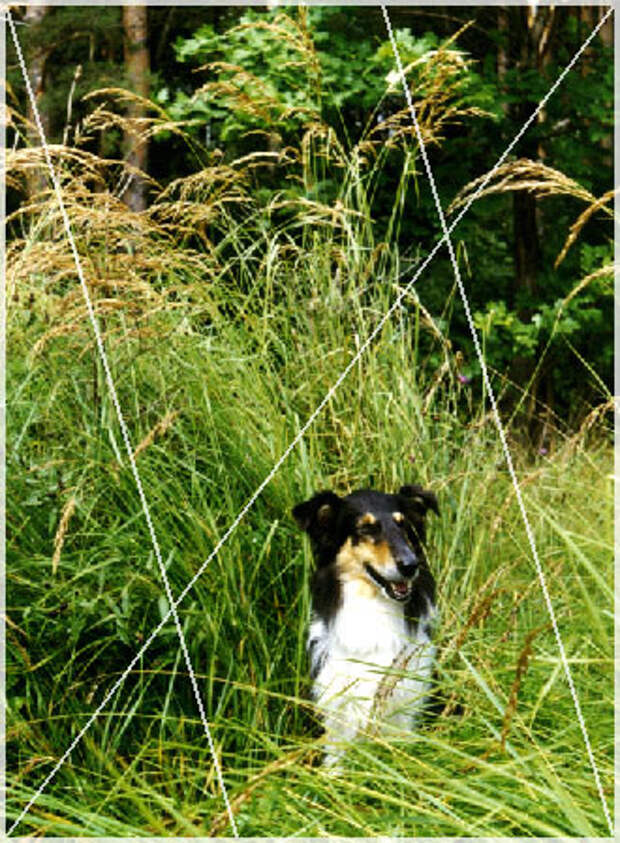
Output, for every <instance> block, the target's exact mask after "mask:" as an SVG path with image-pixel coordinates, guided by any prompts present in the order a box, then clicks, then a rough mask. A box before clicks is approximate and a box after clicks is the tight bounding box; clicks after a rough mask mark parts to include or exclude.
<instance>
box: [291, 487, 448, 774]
mask: <svg viewBox="0 0 620 843" xmlns="http://www.w3.org/2000/svg"><path fill="white" fill-rule="evenodd" d="M429 510H432V511H433V512H435V513H437V514H439V507H438V504H437V498H436V497H435V495H434V494H433V492H430V491H428V490H426V489H423V488H422V487H421V486H418V485H408V486H402V487H401V488H400V489H399V491H398V493H396V494H386V493H383V492H377V491H372V490H370V489H362V490H360V491H357V492H353V493H351V494H349V495H346V496H345V497H339V496H338V495H336V494H335V493H334V492H330V491H324V492H319V493H318V494H316V495H314V497H312V498H310V500H307V501H304V502H303V503H300V504H298V505H297V506H295V507H294V509H293V511H292V515H293V518H294V519H295V521H296V522H297V524H298V526H299V527H301V529H302V530H304V531H305V532H306V533H307V534H308V536H309V537H310V542H311V547H312V551H313V556H314V561H315V565H316V570H315V572H314V575H313V578H312V585H311V591H312V610H311V620H310V628H309V634H308V640H307V648H308V652H309V660H310V676H311V679H312V680H313V688H312V696H313V698H314V700H315V702H316V705H317V708H318V711H319V714H320V716H321V720H322V724H323V727H324V729H325V733H326V737H325V742H326V751H325V757H324V764H325V765H326V766H327V767H332V768H334V771H335V772H337V771H338V770H339V769H340V763H341V759H342V756H343V754H344V752H345V750H346V745H347V743H349V742H350V741H351V740H353V739H354V738H355V737H356V735H358V733H360V732H363V733H365V734H367V735H368V734H370V735H372V734H383V735H386V734H399V733H400V734H402V733H403V732H410V731H411V730H412V729H413V728H414V727H415V725H416V723H417V722H418V720H419V718H420V716H421V714H422V712H423V710H424V708H425V704H426V701H427V699H428V697H429V691H430V689H431V686H432V674H433V663H434V658H435V647H434V645H433V643H432V633H433V627H434V625H435V623H436V618H437V608H436V603H435V580H434V579H433V576H432V574H431V572H430V569H429V567H428V565H427V562H426V558H425V553H424V548H425V537H426V534H425V517H426V514H427V512H428V511H429Z"/></svg>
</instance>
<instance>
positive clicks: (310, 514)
mask: <svg viewBox="0 0 620 843" xmlns="http://www.w3.org/2000/svg"><path fill="white" fill-rule="evenodd" d="M342 503H343V501H342V499H341V498H339V497H338V495H336V494H334V493H333V492H319V493H318V494H316V495H315V496H314V497H313V498H310V500H308V501H304V502H303V503H299V504H297V506H296V507H294V508H293V511H292V515H293V518H294V519H295V521H296V522H297V524H298V526H299V527H301V529H302V530H304V531H305V532H306V533H308V534H309V535H310V537H311V538H314V539H317V538H319V536H320V535H322V534H325V533H327V532H329V530H330V528H331V527H332V525H333V524H334V522H335V519H336V516H337V514H338V512H339V511H340V507H341V506H342Z"/></svg>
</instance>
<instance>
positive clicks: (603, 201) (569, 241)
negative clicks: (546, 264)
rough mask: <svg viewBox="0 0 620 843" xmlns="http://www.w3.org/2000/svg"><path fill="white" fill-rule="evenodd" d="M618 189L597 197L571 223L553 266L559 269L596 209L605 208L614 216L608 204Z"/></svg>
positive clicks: (604, 209)
mask: <svg viewBox="0 0 620 843" xmlns="http://www.w3.org/2000/svg"><path fill="white" fill-rule="evenodd" d="M617 192H618V191H617V189H613V190H608V191H607V193H604V194H603V195H602V196H601V197H599V198H598V199H596V200H595V201H594V202H592V203H591V204H590V205H589V206H588V207H587V208H586V209H585V211H583V212H582V213H581V214H580V215H579V216H578V217H577V219H576V220H575V222H574V223H573V224H572V225H571V227H570V231H569V234H568V237H567V238H566V242H565V243H564V245H563V246H562V249H561V251H560V254H559V255H558V256H557V258H556V259H555V263H554V264H553V268H554V269H557V268H558V266H559V265H560V264H561V263H562V261H563V260H564V258H565V257H566V253H567V252H568V250H569V249H570V247H571V246H572V245H573V243H574V242H575V240H576V239H577V238H578V237H579V234H580V233H581V229H582V228H583V227H584V225H585V224H586V223H587V222H588V220H589V219H590V217H591V216H592V215H593V214H595V213H596V211H600V210H603V211H605V212H606V213H607V214H609V216H611V217H613V211H612V210H611V209H610V208H608V207H607V205H608V204H609V203H610V202H611V200H612V199H613V198H614V196H615V195H616V193H617Z"/></svg>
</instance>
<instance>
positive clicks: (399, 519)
mask: <svg viewBox="0 0 620 843" xmlns="http://www.w3.org/2000/svg"><path fill="white" fill-rule="evenodd" d="M392 518H393V519H394V521H396V523H397V524H402V523H403V521H404V520H405V516H404V515H403V514H402V512H393V513H392Z"/></svg>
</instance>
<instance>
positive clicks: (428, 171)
mask: <svg viewBox="0 0 620 843" xmlns="http://www.w3.org/2000/svg"><path fill="white" fill-rule="evenodd" d="M381 11H382V12H383V17H384V19H385V25H386V28H387V31H388V35H389V37H390V42H391V44H392V50H393V51H394V57H395V59H396V65H397V67H398V73H399V75H400V77H401V80H402V83H403V90H404V93H405V99H406V100H407V105H408V106H409V111H410V113H411V119H412V121H413V125H414V127H415V132H416V136H417V139H418V145H419V147H420V153H421V155H422V160H423V162H424V169H425V170H426V175H427V176H428V180H429V183H430V186H431V191H432V194H433V201H434V202H435V207H436V209H437V215H438V216H439V222H440V224H441V229H442V231H443V233H444V239H445V241H446V245H447V246H448V252H449V254H450V262H451V263H452V269H453V271H454V278H455V280H456V283H457V286H458V288H459V293H460V295H461V299H462V301H463V307H464V308H465V315H466V317H467V324H468V325H469V330H470V332H471V335H472V338H473V341H474V346H475V348H476V355H477V357H478V361H479V363H480V368H481V370H482V377H483V379H484V383H485V386H486V389H487V392H488V395H489V400H490V402H491V407H492V409H493V417H494V419H495V424H496V426H497V430H498V433H499V437H500V440H501V443H502V448H503V450H504V456H505V457H506V464H507V466H508V471H509V472H510V476H511V478H512V482H513V484H514V488H515V493H516V497H517V501H518V504H519V509H520V511H521V516H522V518H523V523H524V524H525V531H526V533H527V537H528V540H529V543H530V548H531V550H532V556H533V558H534V562H535V565H536V571H537V573H538V578H539V580H540V585H541V588H542V592H543V596H544V599H545V604H546V606H547V611H548V612H549V617H550V618H551V624H552V626H553V632H554V633H555V638H556V641H557V645H558V649H559V651H560V659H561V661H562V666H563V667H564V673H565V675H566V681H567V682H568V687H569V688H570V692H571V696H572V698H573V703H574V705H575V712H576V714H577V720H578V721H579V726H580V727H581V732H582V735H583V740H584V743H585V745H586V750H587V753H588V758H589V760H590V766H591V768H592V772H593V774H594V780H595V782H596V787H597V789H598V794H599V797H600V799H601V804H602V806H603V812H604V814H605V819H606V820H607V825H608V827H609V832H610V834H611V835H612V836H613V833H614V832H613V824H612V822H611V817H610V815H609V810H608V808H607V802H606V800H605V796H604V793H603V787H602V784H601V780H600V776H599V772H598V767H597V766H596V762H595V760H594V754H593V752H592V747H591V745H590V738H589V736H588V730H587V728H586V723H585V720H584V717H583V714H582V712H581V706H580V704H579V698H578V697H577V691H576V689H575V685H574V683H573V677H572V674H571V670H570V667H569V664H568V660H567V658H566V652H565V650H564V644H563V642H562V637H561V635H560V630H559V627H558V624H557V620H556V616H555V611H554V609H553V604H552V603H551V598H550V596H549V591H548V589H547V581H546V579H545V574H544V571H543V569H542V565H541V563H540V559H539V558H538V552H537V550H536V543H535V541H534V534H533V532H532V528H531V526H530V522H529V518H528V516H527V512H526V510H525V506H524V504H523V498H522V495H521V489H520V488H519V481H518V480H517V475H516V473H515V469H514V465H513V463H512V457H511V455H510V451H509V449H508V443H507V441H506V435H505V433H504V428H503V425H502V422H501V420H500V417H499V411H498V409H497V403H496V401H495V395H494V393H493V389H492V388H491V381H490V379H489V374H488V371H487V367H486V363H485V360H484V356H483V354H482V349H481V347H480V342H479V339H478V334H477V332H476V329H475V327H474V323H473V319H472V316H471V310H470V307H469V301H468V300H467V295H466V293H465V288H464V286H463V282H462V280H461V273H460V271H459V268H458V263H457V261H456V256H455V254H454V248H453V246H452V240H451V239H450V235H449V232H448V227H447V225H446V220H445V217H444V213H443V209H442V207H441V202H440V200H439V195H438V193H437V187H436V185H435V178H434V176H433V171H432V170H431V166H430V163H429V160H428V155H427V153H426V147H425V145H424V141H423V139H422V133H421V131H420V125H419V123H418V118H417V115H416V110H415V107H414V105H413V100H412V98H411V91H410V90H409V85H408V84H407V79H406V76H405V72H404V70H403V66H402V62H401V60H400V54H399V52H398V47H397V45H396V39H395V38H394V33H393V31H392V24H391V21H390V18H389V15H388V11H387V8H386V7H385V6H383V5H382V6H381ZM611 11H612V9H610V10H609V12H608V13H607V15H606V16H605V18H606V17H607V16H608V15H610V14H611ZM605 18H603V21H601V24H602V23H603V22H604V20H605Z"/></svg>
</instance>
